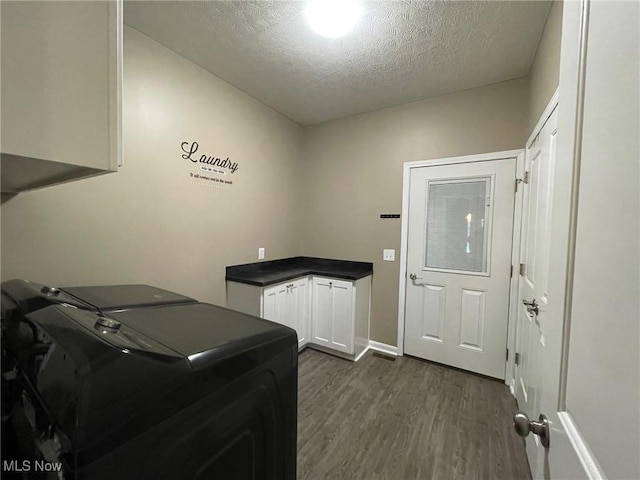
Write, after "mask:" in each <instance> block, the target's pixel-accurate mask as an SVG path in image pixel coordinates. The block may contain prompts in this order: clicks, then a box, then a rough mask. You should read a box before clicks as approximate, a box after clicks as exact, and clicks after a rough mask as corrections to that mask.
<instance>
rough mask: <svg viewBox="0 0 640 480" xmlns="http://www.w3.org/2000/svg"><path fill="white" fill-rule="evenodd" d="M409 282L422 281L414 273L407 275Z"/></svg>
mask: <svg viewBox="0 0 640 480" xmlns="http://www.w3.org/2000/svg"><path fill="white" fill-rule="evenodd" d="M409 278H410V279H411V280H422V277H419V276H417V275H416V274H415V273H412V274H410V275H409Z"/></svg>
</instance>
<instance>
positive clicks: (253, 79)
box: [124, 0, 551, 125]
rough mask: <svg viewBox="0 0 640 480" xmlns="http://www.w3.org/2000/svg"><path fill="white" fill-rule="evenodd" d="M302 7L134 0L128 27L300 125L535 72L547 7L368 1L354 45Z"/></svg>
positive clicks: (539, 4)
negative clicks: (324, 29) (326, 31)
mask: <svg viewBox="0 0 640 480" xmlns="http://www.w3.org/2000/svg"><path fill="white" fill-rule="evenodd" d="M304 6H305V3H304V2H299V1H258V2H254V1H177V2H172V1H126V2H125V7H124V20H125V23H126V24H128V25H130V26H132V27H134V28H135V29H137V30H139V31H141V32H143V33H145V34H146V35H148V36H150V37H152V38H154V39H155V40H157V41H158V42H160V43H162V44H163V45H165V46H167V47H169V48H170V49H172V50H174V51H176V52H177V53H179V54H180V55H182V56H183V57H186V58H187V59H189V60H191V61H192V62H194V63H196V64H198V65H200V66H201V67H203V68H205V69H206V70H208V71H210V72H211V73H214V74H215V75H217V76H219V77H220V78H222V79H224V80H226V81H227V82H229V83H231V84H232V85H234V86H236V87H238V88H239V89H241V90H243V91H245V92H247V93H248V94H249V95H251V96H253V97H255V98H257V99H258V100H260V101H262V102H263V103H265V104H267V105H269V106H271V107H272V108H274V109H275V110H277V111H279V112H281V113H283V114H284V115H286V116H287V117H289V118H291V119H292V120H294V121H296V122H298V123H300V124H301V125H310V124H314V123H320V122H324V121H327V120H332V119H336V118H341V117H346V116H349V115H354V114H357V113H362V112H368V111H372V110H377V109H380V108H385V107H390V106H394V105H399V104H402V103H408V102H413V101H416V100H421V99H424V98H428V97H434V96H437V95H442V94H445V93H451V92H455V91H458V90H464V89H468V88H474V87H479V86H482V85H488V84H491V83H496V82H500V81H504V80H509V79H514V78H519V77H523V76H525V75H527V74H528V72H529V69H530V67H531V63H532V62H533V59H534V56H535V53H536V49H537V47H538V43H539V42H540V37H541V35H542V31H543V29H544V24H545V21H546V18H547V15H548V13H549V8H550V6H551V4H550V2H547V1H447V0H428V1H425V0H423V1H410V0H405V1H389V0H387V1H365V2H364V8H365V13H364V16H363V18H362V20H361V22H360V23H359V25H358V26H357V27H356V29H355V30H354V31H353V32H352V33H351V34H349V35H348V36H346V37H343V38H339V39H327V38H323V37H320V36H319V35H317V34H315V33H313V32H312V31H311V30H310V29H309V28H308V26H307V24H306V22H305V20H304V17H303V10H304Z"/></svg>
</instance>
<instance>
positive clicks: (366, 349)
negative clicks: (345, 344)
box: [353, 347, 370, 362]
mask: <svg viewBox="0 0 640 480" xmlns="http://www.w3.org/2000/svg"><path fill="white" fill-rule="evenodd" d="M369 348H370V347H367V348H365V349H364V350H363V351H362V352H360V355H358V356H357V357H356V358H354V359H353V361H354V362H357V361H358V360H360V359H361V358H362V357H364V354H365V353H367V352H368V351H369Z"/></svg>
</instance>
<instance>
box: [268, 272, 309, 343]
mask: <svg viewBox="0 0 640 480" xmlns="http://www.w3.org/2000/svg"><path fill="white" fill-rule="evenodd" d="M308 283H309V281H308V279H307V278H303V279H297V280H295V281H291V282H286V283H280V284H278V285H273V286H270V287H266V288H264V290H263V294H262V312H261V315H260V316H261V317H262V318H266V319H267V320H271V321H272V322H277V323H280V324H282V325H285V326H287V327H289V328H293V329H294V330H295V331H296V333H297V334H298V346H299V347H301V346H303V345H305V344H306V343H307V342H308V341H309V340H308V335H309V334H308V330H309V328H308V323H309V302H308Z"/></svg>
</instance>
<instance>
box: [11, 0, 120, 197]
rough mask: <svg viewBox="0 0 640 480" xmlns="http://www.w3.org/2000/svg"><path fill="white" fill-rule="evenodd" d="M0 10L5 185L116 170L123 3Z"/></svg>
mask: <svg viewBox="0 0 640 480" xmlns="http://www.w3.org/2000/svg"><path fill="white" fill-rule="evenodd" d="M1 10H2V15H0V17H1V20H2V26H1V27H2V28H1V29H0V30H1V31H2V85H1V86H2V88H1V90H2V115H1V116H2V121H1V124H2V177H3V178H2V185H3V191H13V192H19V191H22V190H28V189H30V188H38V187H41V186H44V185H49V184H54V183H58V182H60V181H67V180H71V179H73V178H78V177H82V176H87V175H91V174H96V173H101V172H103V171H115V170H117V165H118V163H119V158H120V156H121V151H120V147H121V143H120V139H121V133H120V128H121V122H120V118H121V114H120V91H119V90H120V88H119V87H120V82H121V78H120V73H121V68H120V67H121V61H122V50H121V49H122V18H121V15H120V14H121V1H116V2H110V1H90V2H60V1H56V2H2V3H1ZM5 177H6V178H5Z"/></svg>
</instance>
